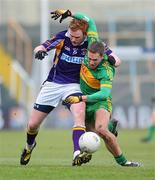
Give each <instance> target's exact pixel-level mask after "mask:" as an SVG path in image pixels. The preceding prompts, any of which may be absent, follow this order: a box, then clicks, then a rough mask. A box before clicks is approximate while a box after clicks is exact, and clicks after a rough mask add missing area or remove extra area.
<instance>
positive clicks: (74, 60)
mask: <svg viewBox="0 0 155 180" xmlns="http://www.w3.org/2000/svg"><path fill="white" fill-rule="evenodd" d="M61 60H63V61H66V62H70V63H75V64H81V63H82V60H83V57H76V56H69V55H67V54H65V53H62V56H61Z"/></svg>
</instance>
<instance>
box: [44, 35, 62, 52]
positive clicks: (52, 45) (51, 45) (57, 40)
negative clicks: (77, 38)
mask: <svg viewBox="0 0 155 180" xmlns="http://www.w3.org/2000/svg"><path fill="white" fill-rule="evenodd" d="M63 41H64V37H63V36H62V35H61V34H60V33H58V34H57V35H55V36H53V37H52V38H51V39H48V40H46V41H45V42H44V43H42V44H41V45H43V46H44V47H45V49H46V50H47V51H50V50H52V49H59V47H60V46H61V44H62V42H63Z"/></svg>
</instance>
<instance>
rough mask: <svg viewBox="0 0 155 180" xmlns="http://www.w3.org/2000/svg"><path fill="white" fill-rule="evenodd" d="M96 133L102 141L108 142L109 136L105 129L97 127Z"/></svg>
mask: <svg viewBox="0 0 155 180" xmlns="http://www.w3.org/2000/svg"><path fill="white" fill-rule="evenodd" d="M96 131H97V133H98V134H99V135H100V136H101V137H102V138H103V140H105V141H110V139H111V138H110V135H109V131H108V130H107V129H104V128H101V127H98V128H96Z"/></svg>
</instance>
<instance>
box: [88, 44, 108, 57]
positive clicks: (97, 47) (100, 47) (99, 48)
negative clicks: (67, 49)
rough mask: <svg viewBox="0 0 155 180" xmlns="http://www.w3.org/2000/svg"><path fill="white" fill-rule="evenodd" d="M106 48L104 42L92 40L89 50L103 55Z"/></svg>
mask: <svg viewBox="0 0 155 180" xmlns="http://www.w3.org/2000/svg"><path fill="white" fill-rule="evenodd" d="M104 50H105V47H104V44H103V43H102V42H99V41H94V42H92V43H91V44H90V45H89V47H88V51H90V52H92V53H98V54H99V55H100V56H103V54H104Z"/></svg>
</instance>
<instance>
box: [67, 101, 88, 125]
mask: <svg viewBox="0 0 155 180" xmlns="http://www.w3.org/2000/svg"><path fill="white" fill-rule="evenodd" d="M85 106H86V105H85V102H80V103H77V104H72V105H71V107H70V111H71V113H72V115H73V118H74V126H85Z"/></svg>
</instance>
